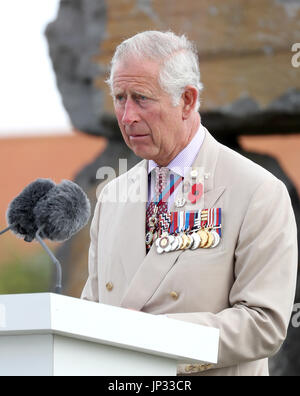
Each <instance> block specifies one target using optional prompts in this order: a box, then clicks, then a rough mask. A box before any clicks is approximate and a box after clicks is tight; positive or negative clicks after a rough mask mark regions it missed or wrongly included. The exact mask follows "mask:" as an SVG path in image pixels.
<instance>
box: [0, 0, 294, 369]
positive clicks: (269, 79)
mask: <svg viewBox="0 0 300 396" xmlns="http://www.w3.org/2000/svg"><path fill="white" fill-rule="evenodd" d="M148 29H159V30H169V29H171V30H173V31H174V32H176V33H185V34H187V36H188V37H189V38H190V39H191V40H193V41H194V42H195V43H196V44H197V47H198V50H199V61H200V70H201V74H202V82H203V84H204V90H203V93H202V98H201V103H202V105H201V109H200V114H201V117H202V123H203V124H204V125H205V126H206V127H207V128H208V129H209V130H210V132H211V133H212V134H213V135H214V136H215V137H216V138H217V139H218V140H219V141H221V142H222V143H224V144H226V145H228V146H229V147H231V148H233V149H235V150H237V151H239V152H241V153H242V154H243V155H245V156H247V157H248V158H250V159H252V160H254V161H255V162H257V163H259V164H260V165H262V166H264V167H265V168H266V169H268V170H270V171H271V172H272V173H274V174H275V175H276V176H277V177H279V178H280V179H281V180H283V182H284V183H285V184H286V186H287V188H288V190H289V193H290V196H291V199H292V203H293V207H294V211H295V214H296V219H297V224H298V226H299V223H300V204H299V194H300V55H299V56H297V53H295V52H293V51H292V47H293V45H294V44H295V43H300V0H252V1H251V2H245V1H243V0H227V1H226V2H225V1H223V0H203V1H199V0H186V1H184V2H182V1H181V0H163V1H159V0H48V1H47V2H41V1H40V0H9V1H3V2H1V3H0V48H1V63H0V183H1V188H0V191H1V194H0V229H3V228H5V227H6V218H5V213H6V209H7V206H8V204H9V203H10V201H11V200H12V199H13V198H14V197H15V196H16V195H17V194H18V193H19V192H21V191H22V190H23V188H24V187H25V186H26V185H28V184H29V183H30V182H31V181H33V180H35V179H37V178H38V177H42V178H51V179H53V180H54V181H55V182H60V181H61V180H62V179H70V180H73V181H76V182H77V183H78V184H79V185H80V186H81V187H82V188H83V189H84V190H85V191H86V192H87V194H88V195H89V198H90V200H91V202H92V205H93V206H94V204H95V202H96V189H97V187H98V185H99V180H97V179H96V172H97V169H98V168H100V167H101V166H112V167H114V168H115V169H116V172H117V174H118V160H119V158H127V159H128V161H129V167H130V166H132V165H134V164H135V163H136V162H138V161H139V159H138V158H136V157H135V156H134V155H133V154H132V153H131V152H129V150H128V149H127V147H126V146H125V145H124V144H123V142H122V140H121V136H120V133H119V130H118V127H117V124H116V121H115V118H114V116H113V113H112V102H111V98H110V95H109V93H108V89H107V87H106V86H105V84H104V79H105V78H106V76H107V72H108V69H109V62H110V59H111V57H112V55H113V52H114V49H115V47H116V45H118V44H119V43H120V42H121V41H122V40H124V39H125V38H127V37H130V36H132V35H134V34H135V33H137V32H140V31H143V30H148ZM299 52H300V44H299ZM47 244H48V245H49V246H50V247H51V248H52V249H53V250H54V251H55V252H56V255H57V257H58V258H59V259H60V261H61V262H62V264H63V278H64V280H63V293H64V294H66V295H70V296H74V297H79V296H80V293H81V290H82V288H83V285H84V283H85V281H86V278H87V252H88V246H89V227H88V226H87V227H85V228H84V229H83V230H82V231H81V232H80V233H79V234H77V235H76V236H74V237H73V238H72V239H71V240H70V241H68V242H66V243H64V244H62V245H56V244H54V243H47ZM52 283H53V268H52V265H51V264H50V262H49V259H48V257H47V255H46V253H45V252H44V251H43V250H41V248H40V247H39V245H38V244H36V243H31V244H29V243H26V242H24V241H23V240H20V239H17V238H16V237H14V236H12V235H10V234H9V233H7V234H4V235H3V236H1V237H0V294H5V293H24V292H25V293H26V292H41V291H48V290H50V289H51V288H52ZM295 301H296V302H300V290H299V285H298V290H297V296H296V299H295ZM299 355H300V337H299V329H297V328H295V327H292V326H291V327H290V329H289V334H288V338H287V341H286V342H285V344H284V346H283V348H282V350H281V352H280V353H279V354H278V355H277V356H276V358H274V359H272V360H271V363H270V368H271V373H272V375H299V373H300V359H299V357H298V356H299Z"/></svg>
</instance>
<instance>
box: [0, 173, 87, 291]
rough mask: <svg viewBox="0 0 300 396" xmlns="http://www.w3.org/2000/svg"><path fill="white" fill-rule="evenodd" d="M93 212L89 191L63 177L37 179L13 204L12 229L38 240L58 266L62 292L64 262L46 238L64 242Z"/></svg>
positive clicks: (9, 216) (9, 215)
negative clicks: (46, 241)
mask: <svg viewBox="0 0 300 396" xmlns="http://www.w3.org/2000/svg"><path fill="white" fill-rule="evenodd" d="M90 215H91V205H90V202H89V200H88V198H87V195H86V194H85V192H84V191H83V190H82V189H81V188H80V187H79V186H78V185H77V184H75V183H73V182H71V181H69V180H63V181H62V182H61V183H60V184H58V185H56V184H55V183H54V182H53V181H51V180H50V179H37V180H36V181H35V182H33V183H31V184H30V185H28V186H27V187H25V189H24V190H23V191H22V192H21V194H20V195H18V196H17V197H16V198H15V199H14V200H13V201H12V202H11V204H10V205H9V207H8V210H7V222H8V225H9V227H7V228H6V229H5V230H3V231H1V232H0V235H2V234H4V233H5V232H6V231H8V230H11V231H12V232H13V233H15V234H16V235H17V236H21V237H22V238H23V237H24V240H25V241H26V242H31V241H32V240H33V239H36V240H37V241H38V242H39V243H40V244H41V245H42V247H43V248H44V249H45V250H46V252H47V254H48V255H49V257H50V258H51V260H52V261H53V262H54V264H55V265H56V287H55V291H56V292H57V293H60V291H61V283H62V270H61V264H60V262H59V261H58V260H57V259H56V257H55V256H54V255H53V253H52V252H51V250H50V249H49V248H48V246H47V245H46V244H45V242H44V241H43V239H49V240H51V241H58V242H63V241H66V240H68V239H70V238H71V237H72V236H73V235H74V234H76V233H77V232H78V231H80V230H81V229H82V228H83V227H84V226H85V225H86V224H87V222H88V220H89V218H90Z"/></svg>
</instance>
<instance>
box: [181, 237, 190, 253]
mask: <svg viewBox="0 0 300 396" xmlns="http://www.w3.org/2000/svg"><path fill="white" fill-rule="evenodd" d="M181 238H182V245H181V247H180V249H181V250H184V249H186V246H187V245H188V243H189V239H188V237H187V236H186V235H185V234H182V235H181Z"/></svg>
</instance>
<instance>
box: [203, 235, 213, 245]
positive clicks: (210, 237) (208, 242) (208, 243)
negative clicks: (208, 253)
mask: <svg viewBox="0 0 300 396" xmlns="http://www.w3.org/2000/svg"><path fill="white" fill-rule="evenodd" d="M207 234H208V240H207V243H206V245H205V246H203V249H208V248H210V247H211V246H212V244H213V243H214V236H213V234H212V233H211V232H209V231H207Z"/></svg>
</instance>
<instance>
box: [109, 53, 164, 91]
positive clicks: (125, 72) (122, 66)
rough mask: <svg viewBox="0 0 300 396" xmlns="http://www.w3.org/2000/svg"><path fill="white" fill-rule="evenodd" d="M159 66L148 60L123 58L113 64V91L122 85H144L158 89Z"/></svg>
mask: <svg viewBox="0 0 300 396" xmlns="http://www.w3.org/2000/svg"><path fill="white" fill-rule="evenodd" d="M159 70H160V64H159V63H157V62H155V61H153V60H148V59H146V60H145V59H144V60H143V59H139V58H138V57H134V58H131V59H130V58H128V57H127V58H125V59H122V60H120V61H118V63H116V64H115V67H114V70H113V74H112V86H113V89H115V88H116V87H120V86H122V85H124V84H136V85H145V86H148V87H151V88H152V89H155V88H158V87H159Z"/></svg>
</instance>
